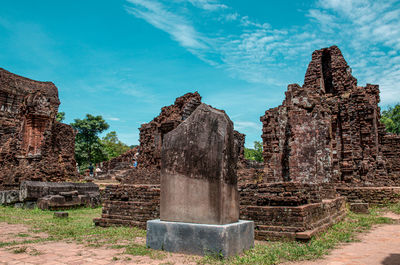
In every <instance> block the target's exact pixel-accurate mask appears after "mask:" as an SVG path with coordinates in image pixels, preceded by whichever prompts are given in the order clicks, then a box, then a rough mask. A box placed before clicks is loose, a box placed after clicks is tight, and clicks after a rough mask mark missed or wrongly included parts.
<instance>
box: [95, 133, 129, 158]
mask: <svg viewBox="0 0 400 265" xmlns="http://www.w3.org/2000/svg"><path fill="white" fill-rule="evenodd" d="M101 143H102V144H103V146H104V149H105V151H106V153H107V156H108V159H111V158H113V157H117V156H119V155H122V154H123V153H125V152H126V151H128V150H129V149H130V148H129V146H128V145H126V144H124V143H123V142H121V141H120V140H119V139H118V136H117V133H116V132H115V131H112V132H109V133H107V135H106V136H104V137H103V139H101Z"/></svg>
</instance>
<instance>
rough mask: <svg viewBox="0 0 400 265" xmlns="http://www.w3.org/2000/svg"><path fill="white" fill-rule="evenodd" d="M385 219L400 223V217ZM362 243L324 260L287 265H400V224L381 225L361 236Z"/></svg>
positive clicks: (334, 251)
mask: <svg viewBox="0 0 400 265" xmlns="http://www.w3.org/2000/svg"><path fill="white" fill-rule="evenodd" d="M383 216H384V217H388V218H392V219H395V220H397V221H398V222H399V221H400V216H399V215H396V214H393V213H386V214H385V215H383ZM359 238H360V242H356V243H350V244H345V245H342V246H341V247H339V248H337V249H335V250H333V251H332V252H331V254H330V255H328V256H326V257H324V259H321V260H316V261H303V262H293V263H286V264H285V265H378V264H382V265H400V224H395V225H381V226H378V227H375V228H373V229H372V230H371V231H370V232H369V233H365V234H362V235H360V237H359Z"/></svg>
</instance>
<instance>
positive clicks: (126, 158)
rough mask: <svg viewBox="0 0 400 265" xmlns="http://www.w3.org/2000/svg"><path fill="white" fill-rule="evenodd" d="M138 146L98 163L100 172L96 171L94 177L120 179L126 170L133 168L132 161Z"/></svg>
mask: <svg viewBox="0 0 400 265" xmlns="http://www.w3.org/2000/svg"><path fill="white" fill-rule="evenodd" d="M138 151H139V147H137V146H136V147H134V148H132V149H130V150H128V151H126V152H125V153H123V154H122V155H120V156H117V157H114V158H112V159H110V160H108V161H104V162H101V163H100V169H101V172H99V173H96V175H95V178H96V179H112V178H113V177H114V178H116V179H117V180H119V181H120V180H122V178H124V177H125V175H126V174H127V172H129V171H131V170H133V162H134V161H135V159H136V156H137V153H138Z"/></svg>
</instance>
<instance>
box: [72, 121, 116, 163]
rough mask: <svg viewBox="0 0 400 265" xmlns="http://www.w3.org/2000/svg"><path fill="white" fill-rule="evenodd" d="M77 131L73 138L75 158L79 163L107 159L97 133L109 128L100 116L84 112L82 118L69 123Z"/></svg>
mask: <svg viewBox="0 0 400 265" xmlns="http://www.w3.org/2000/svg"><path fill="white" fill-rule="evenodd" d="M71 126H72V128H74V129H75V130H76V131H77V135H76V138H75V158H76V160H77V162H78V164H79V165H81V166H82V165H88V164H90V163H97V162H101V161H104V160H106V159H107V153H106V152H105V150H104V145H103V144H102V142H101V140H100V138H99V136H98V135H99V134H100V133H102V132H104V131H105V130H107V129H108V128H109V125H108V124H107V123H106V121H105V120H103V118H102V117H101V116H93V115H91V114H86V118H84V119H82V120H81V119H75V122H73V123H71Z"/></svg>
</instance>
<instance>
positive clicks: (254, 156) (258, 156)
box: [244, 141, 263, 162]
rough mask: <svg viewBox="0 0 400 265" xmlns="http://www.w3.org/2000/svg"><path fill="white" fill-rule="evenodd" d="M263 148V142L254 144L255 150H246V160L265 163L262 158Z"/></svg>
mask: <svg viewBox="0 0 400 265" xmlns="http://www.w3.org/2000/svg"><path fill="white" fill-rule="evenodd" d="M262 151H263V146H262V143H261V142H258V141H255V142H254V149H251V148H245V149H244V158H245V159H248V160H254V161H257V162H263V156H262Z"/></svg>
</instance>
